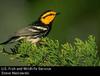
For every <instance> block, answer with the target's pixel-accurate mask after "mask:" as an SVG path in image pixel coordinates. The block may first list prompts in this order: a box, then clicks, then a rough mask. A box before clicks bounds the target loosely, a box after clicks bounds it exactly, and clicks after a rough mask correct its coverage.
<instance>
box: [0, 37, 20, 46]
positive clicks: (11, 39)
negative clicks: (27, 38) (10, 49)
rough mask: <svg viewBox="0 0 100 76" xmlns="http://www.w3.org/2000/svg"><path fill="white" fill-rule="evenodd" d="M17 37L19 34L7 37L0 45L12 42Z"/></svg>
mask: <svg viewBox="0 0 100 76" xmlns="http://www.w3.org/2000/svg"><path fill="white" fill-rule="evenodd" d="M17 38H19V36H13V37H11V38H9V39H8V40H7V41H5V42H3V43H0V45H5V44H8V43H13V42H14V40H16V39H17Z"/></svg>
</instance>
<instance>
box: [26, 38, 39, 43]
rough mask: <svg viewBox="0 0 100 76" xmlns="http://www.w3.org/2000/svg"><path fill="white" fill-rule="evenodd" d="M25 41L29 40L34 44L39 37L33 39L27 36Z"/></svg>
mask: <svg viewBox="0 0 100 76" xmlns="http://www.w3.org/2000/svg"><path fill="white" fill-rule="evenodd" d="M26 41H29V42H31V43H32V44H36V43H37V42H38V41H40V38H36V39H33V38H30V37H27V38H26Z"/></svg>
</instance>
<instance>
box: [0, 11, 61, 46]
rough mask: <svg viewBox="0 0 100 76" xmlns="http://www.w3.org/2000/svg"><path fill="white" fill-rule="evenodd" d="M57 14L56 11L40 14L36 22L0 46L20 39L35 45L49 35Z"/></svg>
mask: <svg viewBox="0 0 100 76" xmlns="http://www.w3.org/2000/svg"><path fill="white" fill-rule="evenodd" d="M58 14H59V13H57V12H56V11H53V10H47V11H46V12H44V13H43V14H41V16H40V17H39V18H38V20H37V21H35V22H34V23H32V24H30V25H28V26H27V27H25V28H23V29H21V30H19V31H17V32H16V33H15V35H14V36H12V37H11V38H9V39H8V40H7V41H5V42H3V43H0V44H1V45H2V44H8V43H13V42H16V41H20V40H22V39H26V40H27V41H30V42H31V43H33V44H36V43H37V42H39V41H40V40H41V37H45V36H47V35H48V34H49V32H50V30H51V27H52V23H53V21H54V19H55V17H56V15H58Z"/></svg>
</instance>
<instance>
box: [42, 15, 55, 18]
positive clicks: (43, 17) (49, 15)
mask: <svg viewBox="0 0 100 76" xmlns="http://www.w3.org/2000/svg"><path fill="white" fill-rule="evenodd" d="M50 15H55V14H49V15H46V16H44V17H43V18H46V17H47V16H50Z"/></svg>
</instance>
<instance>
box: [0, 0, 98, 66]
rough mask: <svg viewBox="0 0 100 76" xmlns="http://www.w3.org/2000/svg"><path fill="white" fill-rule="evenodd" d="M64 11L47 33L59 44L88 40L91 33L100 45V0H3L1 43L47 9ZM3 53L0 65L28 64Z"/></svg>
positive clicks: (1, 4) (1, 9)
mask: <svg viewBox="0 0 100 76" xmlns="http://www.w3.org/2000/svg"><path fill="white" fill-rule="evenodd" d="M48 9H52V10H55V11H58V12H61V14H60V15H59V16H57V17H56V19H55V21H54V23H53V28H52V31H51V32H50V34H49V35H48V37H49V38H51V39H57V40H59V41H60V43H64V42H66V41H69V42H73V40H74V38H76V37H78V38H80V39H82V40H85V39H87V37H88V35H90V34H92V35H94V36H95V37H96V42H97V45H98V49H99V48H100V30H99V29H100V0H0V42H3V41H5V40H6V39H8V38H9V37H11V36H12V35H13V33H14V32H16V31H17V30H19V29H21V28H23V27H25V26H27V25H28V24H30V23H32V22H34V21H35V20H37V19H38V17H39V16H40V15H41V13H43V12H44V11H46V10H48ZM9 57H10V56H7V55H3V54H1V53H0V65H25V64H24V63H20V62H19V61H17V60H14V61H11V60H10V59H9Z"/></svg>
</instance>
